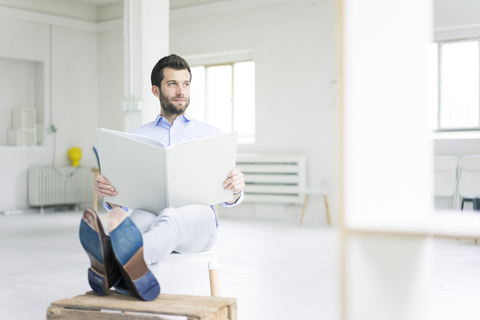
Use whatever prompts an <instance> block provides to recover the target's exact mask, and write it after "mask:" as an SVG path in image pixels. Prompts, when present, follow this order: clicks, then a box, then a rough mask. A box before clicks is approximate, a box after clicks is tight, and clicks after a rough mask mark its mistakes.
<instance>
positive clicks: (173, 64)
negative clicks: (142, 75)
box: [151, 54, 192, 88]
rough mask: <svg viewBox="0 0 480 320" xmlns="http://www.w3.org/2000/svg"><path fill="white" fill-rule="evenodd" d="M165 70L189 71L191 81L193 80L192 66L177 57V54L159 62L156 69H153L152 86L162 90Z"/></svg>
mask: <svg viewBox="0 0 480 320" xmlns="http://www.w3.org/2000/svg"><path fill="white" fill-rule="evenodd" d="M165 68H172V69H175V70H184V69H187V70H188V73H190V80H192V72H191V71H190V66H189V65H188V62H187V61H185V59H183V58H182V57H180V56H177V55H176V54H171V55H169V56H166V57H163V58H162V59H160V60H158V62H157V64H156V65H155V67H153V70H152V75H151V81H152V86H157V87H159V88H160V84H161V83H162V80H163V77H164V75H163V69H165Z"/></svg>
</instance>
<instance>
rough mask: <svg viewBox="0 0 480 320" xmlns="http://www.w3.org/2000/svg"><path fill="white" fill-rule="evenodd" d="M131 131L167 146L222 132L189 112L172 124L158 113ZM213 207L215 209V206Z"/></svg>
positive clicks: (108, 208)
mask: <svg viewBox="0 0 480 320" xmlns="http://www.w3.org/2000/svg"><path fill="white" fill-rule="evenodd" d="M131 133H134V134H138V135H142V136H147V137H151V138H154V139H157V140H159V141H161V142H162V143H163V144H164V145H165V147H169V146H173V145H175V144H177V143H180V142H184V141H190V140H196V139H202V138H208V137H214V136H218V135H221V134H222V132H221V131H220V130H219V129H218V128H216V127H214V126H211V125H209V124H206V123H204V122H200V121H197V120H195V119H192V118H191V117H190V116H188V115H187V114H185V115H183V116H178V117H177V118H176V119H175V121H174V122H173V125H170V123H169V122H168V120H167V119H165V118H164V117H161V116H160V115H157V118H156V119H155V121H152V122H149V123H147V124H145V125H143V126H141V127H140V128H138V129H135V130H133V131H132V132H131ZM244 197H245V195H244V194H243V191H242V194H241V195H240V197H239V198H238V199H237V201H236V202H235V203H233V204H228V203H225V202H224V203H222V206H224V207H233V206H236V205H239V204H240V203H241V202H242V201H243V199H244ZM103 207H104V208H105V209H106V210H107V211H110V210H112V207H110V206H109V205H108V204H107V202H106V201H104V202H103ZM122 209H123V210H125V211H128V208H127V207H122ZM212 209H214V207H213V206H212ZM214 210H215V209H214ZM157 213H158V212H157Z"/></svg>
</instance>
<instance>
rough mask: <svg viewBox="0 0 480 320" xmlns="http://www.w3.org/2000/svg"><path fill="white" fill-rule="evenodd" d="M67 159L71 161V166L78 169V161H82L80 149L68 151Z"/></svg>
mask: <svg viewBox="0 0 480 320" xmlns="http://www.w3.org/2000/svg"><path fill="white" fill-rule="evenodd" d="M68 157H69V158H70V160H72V166H74V167H79V166H80V159H82V149H80V148H79V147H73V148H71V149H70V150H68Z"/></svg>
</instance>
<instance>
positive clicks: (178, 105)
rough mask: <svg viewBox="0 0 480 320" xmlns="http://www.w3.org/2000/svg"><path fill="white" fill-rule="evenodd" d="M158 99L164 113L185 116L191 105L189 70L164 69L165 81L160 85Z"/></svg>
mask: <svg viewBox="0 0 480 320" xmlns="http://www.w3.org/2000/svg"><path fill="white" fill-rule="evenodd" d="M160 86H161V88H160V92H159V94H158V98H159V99H160V104H161V106H162V110H163V112H164V113H165V114H166V115H168V114H183V113H184V112H185V110H186V109H187V107H188V105H189V103H190V73H189V72H188V70H187V69H183V70H175V69H172V68H165V69H163V80H162V83H161V84H160Z"/></svg>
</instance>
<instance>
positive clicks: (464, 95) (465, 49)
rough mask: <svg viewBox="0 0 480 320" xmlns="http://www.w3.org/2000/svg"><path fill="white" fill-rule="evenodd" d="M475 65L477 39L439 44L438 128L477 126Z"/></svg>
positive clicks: (477, 103)
mask: <svg viewBox="0 0 480 320" xmlns="http://www.w3.org/2000/svg"><path fill="white" fill-rule="evenodd" d="M478 68H479V50H478V41H466V42H452V43H444V44H442V45H441V52H440V86H439V87H440V108H439V117H440V118H439V125H440V128H442V129H449V128H450V129H451V128H472V127H478V126H479V88H478V86H479V70H478Z"/></svg>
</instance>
